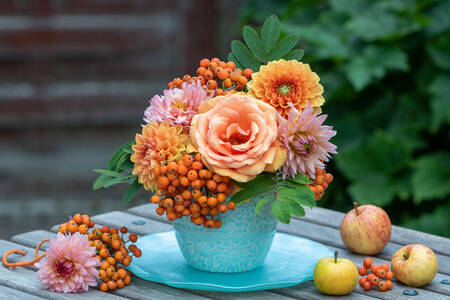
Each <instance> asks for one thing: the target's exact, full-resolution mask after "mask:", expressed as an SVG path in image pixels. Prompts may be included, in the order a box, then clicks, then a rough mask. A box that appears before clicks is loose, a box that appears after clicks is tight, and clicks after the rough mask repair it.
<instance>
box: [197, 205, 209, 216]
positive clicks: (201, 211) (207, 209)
mask: <svg viewBox="0 0 450 300" xmlns="http://www.w3.org/2000/svg"><path fill="white" fill-rule="evenodd" d="M210 211H211V208H209V207H208V206H205V207H202V209H200V214H202V215H204V216H206V215H207V214H209V212H210Z"/></svg>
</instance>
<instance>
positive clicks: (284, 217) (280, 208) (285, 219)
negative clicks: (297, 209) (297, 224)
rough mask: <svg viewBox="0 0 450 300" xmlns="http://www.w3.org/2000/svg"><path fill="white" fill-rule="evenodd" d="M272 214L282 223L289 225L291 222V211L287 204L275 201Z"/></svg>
mask: <svg viewBox="0 0 450 300" xmlns="http://www.w3.org/2000/svg"><path fill="white" fill-rule="evenodd" d="M272 213H273V215H274V216H275V218H277V219H278V221H280V222H282V223H285V224H289V222H291V210H290V208H289V205H288V204H287V203H286V202H282V201H274V202H273V203H272Z"/></svg>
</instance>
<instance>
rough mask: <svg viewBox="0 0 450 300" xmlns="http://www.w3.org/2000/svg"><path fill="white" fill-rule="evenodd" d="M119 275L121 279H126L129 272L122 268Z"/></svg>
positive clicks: (118, 271)
mask: <svg viewBox="0 0 450 300" xmlns="http://www.w3.org/2000/svg"><path fill="white" fill-rule="evenodd" d="M117 274H119V278H120V279H125V277H127V275H128V274H127V271H125V269H123V268H120V269H118V270H117Z"/></svg>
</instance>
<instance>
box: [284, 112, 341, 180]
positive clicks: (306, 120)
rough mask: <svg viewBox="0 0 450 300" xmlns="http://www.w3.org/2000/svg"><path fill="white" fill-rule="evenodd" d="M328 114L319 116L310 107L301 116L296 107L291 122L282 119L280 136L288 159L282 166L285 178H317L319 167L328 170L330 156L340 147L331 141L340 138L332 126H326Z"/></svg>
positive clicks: (291, 114)
mask: <svg viewBox="0 0 450 300" xmlns="http://www.w3.org/2000/svg"><path fill="white" fill-rule="evenodd" d="M326 118H327V115H321V116H318V113H317V112H314V110H313V108H312V107H311V106H310V105H307V106H306V108H305V109H304V110H303V112H302V113H301V114H300V113H299V111H298V110H297V109H295V107H292V108H291V110H290V112H289V115H288V119H287V120H286V119H284V118H282V117H280V116H279V118H278V119H279V124H280V125H279V126H278V133H279V139H280V142H281V144H282V145H283V146H284V147H285V148H286V149H287V152H288V154H287V159H286V162H285V164H284V165H283V167H282V171H283V178H286V177H287V176H288V175H289V176H292V177H295V175H296V174H297V173H303V174H307V175H309V176H310V177H311V178H315V168H324V167H325V165H324V163H323V162H326V161H328V158H330V154H331V153H333V154H335V153H337V152H336V148H337V147H336V145H333V144H332V143H330V142H329V140H330V139H331V138H332V137H333V136H335V135H336V131H334V130H332V129H333V127H332V126H324V125H322V124H323V122H325V120H326Z"/></svg>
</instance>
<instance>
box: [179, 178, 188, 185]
mask: <svg viewBox="0 0 450 300" xmlns="http://www.w3.org/2000/svg"><path fill="white" fill-rule="evenodd" d="M180 184H181V185H182V186H188V185H189V179H188V178H187V177H186V176H182V177H180Z"/></svg>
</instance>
